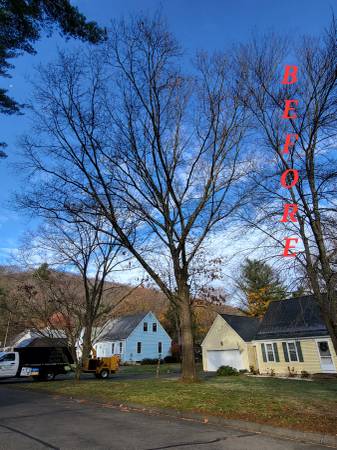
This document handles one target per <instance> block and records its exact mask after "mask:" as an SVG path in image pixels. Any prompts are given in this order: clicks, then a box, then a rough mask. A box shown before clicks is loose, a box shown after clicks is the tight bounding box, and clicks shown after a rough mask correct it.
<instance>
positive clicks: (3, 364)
mask: <svg viewBox="0 0 337 450" xmlns="http://www.w3.org/2000/svg"><path fill="white" fill-rule="evenodd" d="M73 362H74V361H73V358H72V356H71V354H70V352H69V350H68V349H67V348H66V347H23V348H16V349H14V351H12V352H0V379H1V378H14V377H30V376H31V377H33V379H35V380H39V381H41V380H44V381H49V380H53V379H54V377H55V376H56V375H58V374H65V373H67V372H69V371H71V370H72V368H71V365H72V364H73Z"/></svg>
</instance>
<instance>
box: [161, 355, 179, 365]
mask: <svg viewBox="0 0 337 450" xmlns="http://www.w3.org/2000/svg"><path fill="white" fill-rule="evenodd" d="M178 362H180V358H179V356H176V355H171V356H165V358H164V363H165V364H171V363H178Z"/></svg>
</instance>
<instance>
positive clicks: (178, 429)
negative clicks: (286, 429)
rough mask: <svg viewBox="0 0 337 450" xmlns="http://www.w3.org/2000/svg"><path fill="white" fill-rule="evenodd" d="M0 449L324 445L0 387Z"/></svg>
mask: <svg viewBox="0 0 337 450" xmlns="http://www.w3.org/2000/svg"><path fill="white" fill-rule="evenodd" d="M0 449H1V450H21V449H22V450H39V449H71V450H75V449H81V450H82V449H105V450H107V449H118V450H124V449H125V450H133V449H137V450H155V449H156V450H159V449H182V450H198V449H200V450H207V449H210V450H218V449H231V450H248V449H249V450H323V449H326V447H324V446H319V445H310V444H303V443H299V442H295V441H287V440H282V439H277V438H272V437H269V436H266V435H261V434H257V433H249V432H245V431H240V430H235V429H230V428H222V427H216V426H213V425H207V424H201V423H198V422H194V421H186V420H178V419H172V418H167V417H163V416H156V415H149V414H145V413H141V412H129V411H127V410H124V411H123V410H120V409H116V408H111V407H107V406H106V407H104V406H103V405H101V406H96V405H94V404H89V403H81V402H79V401H74V400H70V399H64V398H59V397H51V396H48V395H45V394H40V393H37V392H26V391H22V390H16V389H13V387H12V388H10V387H9V386H7V387H6V386H5V385H0Z"/></svg>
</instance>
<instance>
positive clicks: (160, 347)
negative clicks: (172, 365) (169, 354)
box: [158, 342, 163, 354]
mask: <svg viewBox="0 0 337 450" xmlns="http://www.w3.org/2000/svg"><path fill="white" fill-rule="evenodd" d="M162 351H163V344H162V343H161V342H158V353H159V354H161V353H162Z"/></svg>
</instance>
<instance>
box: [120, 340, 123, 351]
mask: <svg viewBox="0 0 337 450" xmlns="http://www.w3.org/2000/svg"><path fill="white" fill-rule="evenodd" d="M119 353H120V354H122V353H123V342H120V343H119Z"/></svg>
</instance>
